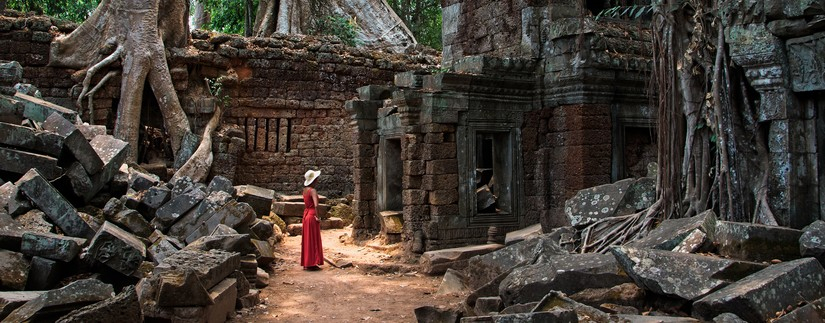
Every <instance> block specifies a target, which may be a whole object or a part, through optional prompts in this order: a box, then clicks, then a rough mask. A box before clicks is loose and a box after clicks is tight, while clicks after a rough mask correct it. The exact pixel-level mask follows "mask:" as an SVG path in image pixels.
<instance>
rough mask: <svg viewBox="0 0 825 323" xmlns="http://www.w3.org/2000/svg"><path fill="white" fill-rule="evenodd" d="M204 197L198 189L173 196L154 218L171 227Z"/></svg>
mask: <svg viewBox="0 0 825 323" xmlns="http://www.w3.org/2000/svg"><path fill="white" fill-rule="evenodd" d="M205 197H206V193H204V192H203V191H201V190H200V189H193V190H190V191H188V192H186V193H183V194H181V195H178V196H175V197H173V198H172V199H171V200H169V202H166V204H164V205H163V206H161V207H160V208H159V209H158V210H157V212H156V213H155V218H156V219H158V220H160V222H161V223H163V224H164V225H167V226H171V225H172V224H174V223H175V222H177V220H178V219H179V218H180V217H181V216H183V215H184V214H185V213H186V212H188V211H189V210H191V209H192V208H193V207H195V205H197V204H198V203H200V201H201V200H203V199H204V198H205Z"/></svg>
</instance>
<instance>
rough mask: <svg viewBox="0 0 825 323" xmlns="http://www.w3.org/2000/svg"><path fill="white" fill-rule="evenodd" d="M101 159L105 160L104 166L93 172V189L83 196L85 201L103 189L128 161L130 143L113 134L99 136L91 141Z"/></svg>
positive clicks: (91, 177)
mask: <svg viewBox="0 0 825 323" xmlns="http://www.w3.org/2000/svg"><path fill="white" fill-rule="evenodd" d="M90 144H91V145H92V148H94V150H95V152H96V153H97V155H98V157H100V160H101V161H103V168H101V169H100V171H99V172H97V173H95V174H92V175H91V176H90V177H89V178H90V179H91V181H92V189H91V190H89V192H88V193H86V195H84V196H83V198H84V200H85V201H87V202H88V201H89V200H90V199H91V198H92V197H94V196H95V195H97V192H100V190H101V189H103V186H104V185H106V184H108V183H109V182H111V181H112V179H113V178H114V177H115V174H116V173H117V172H118V170H119V169H120V165H123V163H124V162H125V161H126V154H127V152H128V149H127V148H128V147H129V144H128V143H127V142H125V141H123V140H119V139H116V138H115V137H112V136H97V137H95V138H94V139H92V141H91V142H90Z"/></svg>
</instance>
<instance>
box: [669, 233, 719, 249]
mask: <svg viewBox="0 0 825 323" xmlns="http://www.w3.org/2000/svg"><path fill="white" fill-rule="evenodd" d="M713 248H714V246H713V241H710V238H709V237H708V236H707V234H705V233H704V232H702V230H699V229H696V230H693V231H691V232H690V234H688V235H687V237H685V239H683V240H682V242H680V243H679V244H678V245H676V247H675V248H673V250H672V251H673V252H681V253H700V252H710V251H713Z"/></svg>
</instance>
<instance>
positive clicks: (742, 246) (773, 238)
mask: <svg viewBox="0 0 825 323" xmlns="http://www.w3.org/2000/svg"><path fill="white" fill-rule="evenodd" d="M801 236H802V230H796V229H791V228H785V227H778V226H770V225H761V224H751V223H742V222H728V221H719V222H717V224H716V231H715V233H714V234H713V235H712V236H711V240H712V241H713V242H714V243H715V244H716V245H717V249H718V251H719V254H720V255H722V256H725V257H731V258H736V259H743V260H751V261H771V260H773V259H779V260H793V259H797V258H799V237H801Z"/></svg>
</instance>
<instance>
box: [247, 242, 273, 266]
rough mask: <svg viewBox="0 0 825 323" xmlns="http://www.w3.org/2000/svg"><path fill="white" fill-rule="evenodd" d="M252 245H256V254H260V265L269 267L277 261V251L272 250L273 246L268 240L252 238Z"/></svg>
mask: <svg viewBox="0 0 825 323" xmlns="http://www.w3.org/2000/svg"><path fill="white" fill-rule="evenodd" d="M252 245H254V246H255V254H256V255H258V265H259V266H261V267H267V266H269V264H271V263H272V262H273V261H275V253H274V252H273V251H272V246H271V245H270V244H269V242H267V241H266V240H257V239H252Z"/></svg>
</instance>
